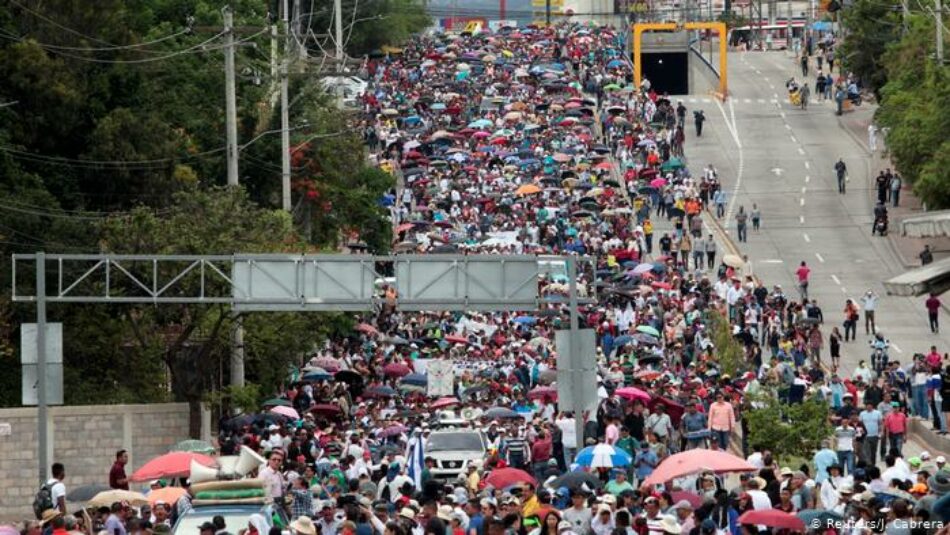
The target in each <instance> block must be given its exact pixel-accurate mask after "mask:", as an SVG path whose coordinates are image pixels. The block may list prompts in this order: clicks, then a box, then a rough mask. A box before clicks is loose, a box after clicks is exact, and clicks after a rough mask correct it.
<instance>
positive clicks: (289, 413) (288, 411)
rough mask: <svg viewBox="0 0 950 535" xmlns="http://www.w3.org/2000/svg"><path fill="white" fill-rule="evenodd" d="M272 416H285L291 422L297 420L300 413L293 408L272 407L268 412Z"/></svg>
mask: <svg viewBox="0 0 950 535" xmlns="http://www.w3.org/2000/svg"><path fill="white" fill-rule="evenodd" d="M270 411H271V412H272V413H274V414H280V415H281V416H286V417H288V418H290V419H291V420H299V419H300V413H298V412H297V409H295V408H293V407H274V408H272V409H271V410H270Z"/></svg>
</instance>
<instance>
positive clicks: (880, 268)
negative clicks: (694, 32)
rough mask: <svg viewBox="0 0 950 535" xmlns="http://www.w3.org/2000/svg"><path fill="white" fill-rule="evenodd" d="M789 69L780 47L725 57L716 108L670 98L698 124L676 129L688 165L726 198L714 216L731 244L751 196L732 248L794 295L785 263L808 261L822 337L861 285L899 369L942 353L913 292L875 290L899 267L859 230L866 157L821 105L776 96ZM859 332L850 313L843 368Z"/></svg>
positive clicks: (854, 359)
mask: <svg viewBox="0 0 950 535" xmlns="http://www.w3.org/2000/svg"><path fill="white" fill-rule="evenodd" d="M792 76H796V77H797V79H798V80H799V81H801V71H800V69H799V68H798V66H797V64H796V63H795V62H794V60H792V59H791V58H790V57H789V56H787V55H786V54H785V53H784V52H748V53H746V52H731V53H730V57H729V77H730V85H731V87H730V90H731V96H730V98H729V99H728V100H727V101H726V102H725V103H722V104H717V103H716V101H714V100H711V99H708V95H687V96H684V97H674V98H680V99H683V100H684V102H685V104H686V106H687V107H688V108H689V109H690V111H692V110H694V109H703V110H704V112H705V114H706V117H707V118H708V119H709V120H708V121H707V123H706V126H705V128H704V131H703V137H702V138H698V139H697V138H696V137H695V135H694V134H695V132H694V130H693V128H692V125H690V128H689V130H688V132H687V141H686V152H687V155H689V157H690V166H691V169H692V170H693V171H694V173H696V172H699V171H700V169H701V168H702V166H704V165H705V164H706V163H712V164H713V165H715V166H716V167H717V168H718V169H719V171H720V178H721V179H722V181H723V185H724V188H725V189H726V191H727V193H728V197H727V200H728V202H729V204H728V207H729V210H728V212H727V217H726V218H725V220H724V223H725V226H726V228H727V232H728V233H729V235H730V237H732V238H733V240H735V238H736V232H735V219H734V218H735V213H736V212H737V211H738V210H739V208H740V207H744V208H745V210H746V211H749V210H750V209H751V208H752V205H753V203H756V204H757V205H758V206H759V208H760V209H761V211H762V225H763V226H762V230H761V231H760V232H758V233H755V232H753V231H752V230H751V224H750V225H749V227H750V230H749V237H748V242H747V243H738V244H737V245H738V246H739V248H740V249H741V251H742V252H743V253H744V254H748V255H749V258H750V259H751V260H752V262H753V269H754V271H755V273H756V274H757V275H759V276H760V277H761V278H762V279H763V280H764V281H766V282H767V283H770V284H781V285H782V287H783V289H784V290H785V293H786V294H787V295H789V296H796V297H797V294H798V292H797V284H796V279H795V274H794V273H795V270H796V269H797V268H798V265H799V263H800V262H801V261H803V260H804V261H805V262H806V263H807V264H808V265H809V266H810V267H811V269H812V275H811V283H810V288H809V297H812V298H816V299H817V300H818V303H819V305H820V306H821V307H822V310H823V312H824V315H825V325H824V326H823V327H822V332H823V333H824V334H825V336H826V340H827V334H828V333H829V332H830V331H831V328H832V327H833V326H838V327H839V329H840V330H841V331H842V332H843V327H842V326H841V324H842V321H843V313H842V310H843V308H844V302H845V299H846V298H852V299H857V298H859V297H860V296H861V295H862V294H863V293H864V292H865V291H866V290H867V289H869V288H870V289H873V290H874V291H875V292H876V293H877V294H878V295H880V296H881V298H880V300H879V303H878V311H877V316H878V318H877V320H878V321H877V326H878V329H879V330H880V331H881V332H883V334H884V335H885V336H886V337H887V338H889V339H890V340H891V341H892V342H893V344H894V346H893V349H892V351H891V358H892V359H895V358H896V359H898V360H900V361H901V362H902V364H906V363H907V362H908V361H909V359H910V358H911V356H912V355H913V354H914V353H915V352H926V351H928V350H929V347H930V345H932V344H936V345H937V346H938V348H939V349H940V350H945V349H946V347H947V342H948V341H950V337H948V336H947V335H946V334H941V335H933V334H931V333H930V331H929V329H928V327H927V315H926V311H925V309H924V306H923V298H913V299H910V298H901V297H890V296H886V295H885V294H884V289H883V286H882V284H881V281H883V280H886V279H887V278H890V277H891V276H893V275H896V274H898V273H900V272H901V271H903V269H902V268H901V267H900V265H899V263H898V262H897V259H896V257H895V256H894V253H893V251H892V249H891V246H890V244H889V243H888V242H887V241H886V240H887V239H886V238H881V237H872V236H871V223H872V221H873V215H872V209H873V204H872V200H871V196H872V191H871V187H870V185H871V181H872V179H873V177H872V176H871V169H872V161H871V159H870V158H871V156H869V154H868V152H867V151H866V148H865V147H864V146H863V145H862V144H861V143H859V141H858V140H856V139H855V138H854V137H852V135H851V134H849V133H848V132H846V131H845V130H844V129H843V127H841V126H840V125H839V123H838V118H837V117H836V116H835V115H834V113H833V107H832V105H831V103H818V102H812V103H811V105H810V106H809V108H808V110H804V111H803V110H801V109H798V108H796V107H792V106H791V105H790V104H789V103H788V100H787V93H786V90H785V81H786V80H788V79H789V78H791V77H792ZM811 76H812V77H813V76H814V73H811ZM809 80H810V81H812V80H813V78H809ZM704 99H706V100H708V101H704ZM690 117H691V114H690ZM839 157H840V158H843V159H844V161H845V163H846V164H847V166H848V169H849V173H850V177H851V179H850V182H849V183H848V185H847V189H848V191H847V194H846V195H839V194H838V193H837V185H836V180H835V175H834V171H833V166H834V163H835V162H836V161H837V159H838V158H839ZM868 338H869V336H867V335H865V333H864V325H863V317H862V322H861V323H860V324H859V326H858V339H857V342H851V343H848V344H846V345H845V347H844V348H843V351H842V366H843V368H844V369H845V370H846V371H847V372H850V371H851V370H853V368H854V367H855V366H856V365H857V363H858V361H859V360H861V359H866V358H867V356H868V355H869V353H870V352H869V350H868V347H867V340H868ZM824 355H826V357H825V358H827V349H826V350H825V351H824Z"/></svg>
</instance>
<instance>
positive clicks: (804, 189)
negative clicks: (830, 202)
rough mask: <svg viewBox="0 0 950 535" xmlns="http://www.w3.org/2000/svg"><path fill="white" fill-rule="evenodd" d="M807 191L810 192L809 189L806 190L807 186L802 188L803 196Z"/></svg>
mask: <svg viewBox="0 0 950 535" xmlns="http://www.w3.org/2000/svg"><path fill="white" fill-rule="evenodd" d="M806 191H808V188H806V187H805V186H802V194H803V195H804V193H805V192H806Z"/></svg>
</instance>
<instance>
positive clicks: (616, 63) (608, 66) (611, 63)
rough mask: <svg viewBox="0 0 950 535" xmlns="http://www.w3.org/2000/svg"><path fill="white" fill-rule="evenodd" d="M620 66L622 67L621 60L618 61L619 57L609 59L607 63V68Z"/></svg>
mask: <svg viewBox="0 0 950 535" xmlns="http://www.w3.org/2000/svg"><path fill="white" fill-rule="evenodd" d="M620 67H623V62H622V61H620V60H619V59H615V60H611V61H610V62H608V63H607V68H608V69H617V68H620Z"/></svg>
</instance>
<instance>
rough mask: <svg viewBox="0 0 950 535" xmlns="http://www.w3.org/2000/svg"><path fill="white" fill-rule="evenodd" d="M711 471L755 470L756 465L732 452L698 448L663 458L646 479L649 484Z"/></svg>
mask: <svg viewBox="0 0 950 535" xmlns="http://www.w3.org/2000/svg"><path fill="white" fill-rule="evenodd" d="M703 471H710V472H714V473H716V474H722V473H726V472H755V467H754V466H752V465H751V464H749V463H747V462H746V461H745V460H744V459H742V458H739V457H736V456H735V455H733V454H731V453H726V452H724V451H718V450H705V449H696V450H688V451H684V452H682V453H677V454H676V455H671V456H669V457H667V458H666V459H664V460H663V462H661V463H660V465H659V466H657V467H656V470H654V471H653V473H652V474H650V476H649V477H648V478H647V479H646V481H645V483H646V484H648V485H656V484H659V483H665V482H667V481H672V480H674V479H676V478H678V477H683V476H688V475H690V474H695V473H696V472H703Z"/></svg>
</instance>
